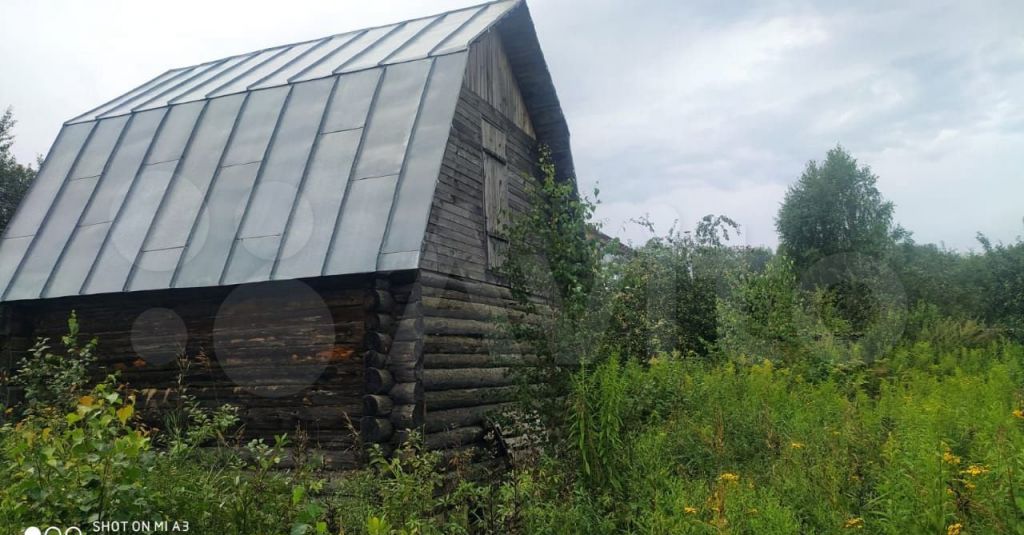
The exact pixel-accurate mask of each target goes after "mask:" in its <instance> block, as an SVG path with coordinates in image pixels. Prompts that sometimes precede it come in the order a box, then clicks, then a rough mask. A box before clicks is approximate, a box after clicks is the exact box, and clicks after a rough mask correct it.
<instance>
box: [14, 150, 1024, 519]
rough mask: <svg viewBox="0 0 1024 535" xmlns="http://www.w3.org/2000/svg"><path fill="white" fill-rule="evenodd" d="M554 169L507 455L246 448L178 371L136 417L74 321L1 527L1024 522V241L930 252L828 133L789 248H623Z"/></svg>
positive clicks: (33, 367) (523, 241)
mask: <svg viewBox="0 0 1024 535" xmlns="http://www.w3.org/2000/svg"><path fill="white" fill-rule="evenodd" d="M542 171H543V176H542V177H541V180H539V181H537V183H536V184H535V186H536V189H535V191H534V192H533V195H534V197H535V202H534V203H533V204H532V206H533V208H532V209H531V211H530V212H528V213H526V214H522V215H520V216H519V218H518V219H517V221H515V222H514V223H513V224H512V227H511V228H510V229H509V231H508V235H509V236H510V238H511V241H512V247H511V256H510V260H509V262H508V263H507V264H506V274H505V275H506V276H507V277H508V280H509V282H510V283H511V284H512V287H513V289H514V290H515V295H516V296H517V298H518V299H519V301H520V305H521V307H522V308H523V309H524V310H526V311H527V312H530V313H531V314H532V317H533V319H532V320H531V321H529V322H522V323H515V322H514V323H513V324H512V325H508V326H507V327H508V330H510V331H511V333H512V334H514V335H515V336H517V337H519V338H520V342H522V343H523V344H525V345H526V347H527V348H528V349H529V350H530V351H531V352H532V353H534V354H536V355H537V356H538V357H540V364H539V365H538V366H537V367H534V368H530V370H529V373H526V374H524V376H523V381H522V383H523V388H524V398H525V399H524V403H523V404H522V405H521V407H520V408H519V410H518V412H517V413H516V415H518V416H521V415H522V414H524V413H531V412H534V413H536V414H538V415H539V416H540V421H541V422H542V426H541V427H540V428H531V430H529V431H527V432H526V433H527V434H526V438H527V443H529V444H532V445H533V446H534V448H533V449H532V450H531V451H530V452H529V453H530V454H529V455H517V456H516V462H515V463H514V464H513V466H512V467H511V469H509V470H508V471H506V472H503V473H501V474H499V475H498V476H496V477H494V478H492V479H489V480H482V479H479V478H474V477H470V476H469V473H470V472H469V469H468V464H469V462H470V461H471V459H470V458H469V457H456V458H454V459H444V458H443V457H442V455H441V454H440V453H437V452H426V451H423V450H422V449H421V448H419V447H418V441H417V440H416V439H415V438H414V439H413V440H411V441H410V442H409V443H407V444H406V445H405V446H403V447H402V448H401V449H399V450H398V451H397V452H395V453H394V454H393V455H391V456H385V455H384V454H383V453H381V452H380V451H378V450H374V451H371V452H370V463H369V465H368V466H367V467H366V468H364V469H362V470H358V471H354V472H350V473H344V474H339V473H331V472H328V471H325V470H323V467H322V466H319V465H318V464H317V462H316V461H315V459H316V456H314V455H301V454H300V455H295V454H294V453H292V454H290V456H289V454H286V450H285V445H287V444H288V442H289V439H288V438H287V437H279V439H278V440H277V441H276V442H275V443H274V444H265V443H263V442H259V441H255V442H248V443H241V442H240V441H239V440H238V439H236V438H233V435H232V430H233V427H234V426H235V424H236V418H235V417H234V412H233V410H232V409H231V408H230V407H222V408H210V407H203V406H201V405H200V404H199V403H197V402H196V401H195V400H194V399H193V398H191V397H190V396H189V395H188V392H187V386H186V385H182V386H181V390H182V391H181V392H179V399H180V400H181V401H180V403H179V406H178V407H177V408H176V410H174V411H171V412H170V413H169V414H168V416H167V418H166V420H165V422H164V424H163V425H162V426H159V427H156V428H154V427H149V426H145V425H142V423H141V421H140V419H139V415H138V414H136V412H137V411H136V409H135V397H134V395H133V393H132V392H131V391H130V390H129V389H128V388H127V387H125V386H124V385H122V384H120V383H119V382H118V381H117V378H116V377H108V378H106V379H104V380H103V381H100V382H99V383H98V384H93V383H90V382H89V381H88V376H87V374H86V370H87V369H88V367H89V366H88V363H89V362H90V359H91V358H92V357H91V355H92V354H93V353H94V352H95V351H98V350H100V348H101V347H102V346H96V345H95V344H94V343H93V342H91V341H90V342H82V341H79V340H78V336H77V319H76V318H72V320H71V322H70V323H69V335H68V336H67V337H65V338H64V339H63V340H62V341H61V342H62V343H61V344H60V347H59V348H54V347H51V345H52V344H50V343H49V342H48V341H40V343H39V344H38V345H37V346H36V348H35V349H34V350H33V352H32V354H31V355H30V356H29V358H28V359H27V360H26V361H25V362H24V364H23V365H22V367H21V371H20V372H19V373H18V374H17V375H16V376H15V377H14V378H13V379H14V381H15V382H16V383H18V384H19V385H20V386H21V388H23V389H24V391H25V395H26V399H25V401H24V403H23V404H21V405H19V406H18V407H12V408H11V410H12V411H13V412H12V413H10V419H11V422H10V423H8V424H7V425H5V426H4V427H3V428H2V430H0V456H2V464H0V485H2V486H3V488H4V489H5V490H4V491H3V493H0V524H2V525H5V526H20V525H28V524H30V523H32V522H35V521H38V520H39V519H41V518H45V519H47V520H48V521H52V522H53V523H55V524H56V523H66V524H75V523H80V524H84V523H85V522H88V521H91V520H95V519H124V518H167V519H181V520H188V521H189V522H190V524H191V526H190V528H191V531H193V532H198V533H231V534H251V533H331V534H336V533H346V534H348V533H368V534H373V535H384V534H388V535H390V534H410V535H411V534H431V533H566V534H568V533H587V534H594V533H659V534H660V533H749V534H773V533H778V534H790V533H846V532H851V531H857V530H863V532H868V533H892V534H904V533H945V534H947V535H959V534H967V533H1008V534H1009V533H1024V345H1022V343H1021V338H1020V337H1021V333H1022V331H1021V326H1022V325H1024V242H1020V241H1018V242H1017V243H1013V244H991V243H988V242H987V241H985V240H983V241H982V249H981V251H980V252H978V253H976V254H959V253H955V252H950V251H945V250H942V249H939V248H936V247H933V246H922V245H917V244H915V243H913V242H912V241H911V240H910V238H909V236H907V235H906V234H905V233H902V232H898V226H897V225H895V224H894V223H893V217H892V216H893V214H892V211H893V209H892V206H891V205H889V204H888V203H886V201H885V200H884V199H882V198H881V196H880V195H879V194H878V192H877V190H875V189H874V178H873V175H871V174H870V171H868V170H867V169H865V168H863V167H861V166H858V164H857V163H856V161H855V160H853V159H852V158H851V157H849V155H847V154H846V153H845V152H843V151H842V150H841V149H836V150H834V151H832V152H830V153H829V155H828V159H827V161H826V162H825V163H824V164H821V165H818V164H813V163H812V164H811V165H810V166H809V167H808V170H807V172H806V173H805V175H804V178H803V179H802V180H801V182H800V183H798V185H797V186H796V187H795V189H794V192H795V193H791V195H790V196H789V197H787V203H786V205H785V206H784V207H783V209H782V213H781V214H780V218H779V226H780V231H781V233H782V234H783V236H784V240H783V242H784V245H785V246H784V247H783V251H782V252H781V253H780V254H778V255H775V254H773V253H772V252H771V251H768V250H765V249H750V248H736V247H731V246H729V238H730V236H731V233H733V232H735V230H736V229H735V224H734V223H733V222H732V221H731V220H730V219H728V218H727V217H722V216H708V217H705V218H704V219H702V220H701V221H700V222H699V224H698V226H697V227H696V229H695V231H694V232H691V233H686V232H675V231H673V232H671V233H670V234H669V235H668V236H664V237H657V238H653V239H651V240H650V241H649V242H647V243H646V244H643V245H642V246H640V247H637V248H634V249H631V250H625V249H623V248H621V247H619V246H618V244H617V243H615V242H608V241H606V240H603V239H602V238H601V235H600V233H599V232H597V229H594V228H593V227H590V226H589V224H588V221H589V219H590V216H591V215H592V211H593V208H594V205H593V204H592V203H591V202H590V201H588V200H587V199H585V198H581V197H580V196H579V195H578V193H577V192H576V190H575V189H574V187H573V186H572V184H571V183H569V182H561V181H559V180H557V179H556V177H555V173H554V168H553V167H552V166H551V165H550V164H549V163H547V162H545V163H544V164H543V165H542ZM819 189H823V191H826V193H827V192H830V191H833V189H838V190H842V191H844V192H845V193H843V194H842V195H840V196H838V197H837V198H839V199H842V204H843V206H855V207H857V208H855V209H854V210H853V211H854V212H857V213H863V214H874V215H872V217H869V218H854V219H851V220H847V221H843V222H839V223H836V222H835V221H834V216H835V214H833V213H832V212H831V209H829V210H817V209H814V208H815V207H814V206H809V205H808V204H810V205H814V204H816V203H819V202H820V201H821V196H820V195H819V194H820V193H821V192H820V191H818V190H819ZM815 192H817V193H815ZM827 196H828V195H826V197H827ZM787 214H788V215H787ZM793 214H797V215H793ZM819 217H821V218H826V219H827V221H817V222H816V221H815V218H819ZM798 223H801V224H805V225H818V227H815V228H822V229H830V228H832V226H830V225H833V223H835V225H839V226H840V227H843V228H845V229H846V231H849V233H850V234H849V237H847V238H843V240H845V241H843V242H842V243H838V244H837V243H832V242H829V236H832V235H835V234H836V232H838V231H836V232H833V231H831V230H829V231H827V232H825V231H823V233H822V234H821V235H820V236H819V235H816V236H815V237H814V240H810V239H807V240H805V239H804V237H801V236H800V235H799V233H797V234H792V235H790V234H789V231H788V230H786V229H787V228H788V227H789V226H791V225H797V226H799V225H798ZM862 224H863V225H867V226H868V227H869V228H866V229H858V228H855V227H857V226H859V225H862ZM847 227H851V228H847ZM787 235H788V236H790V237H786V236H787ZM819 238H820V239H819ZM862 243H870V247H867V246H865V247H864V248H860V249H858V244H862ZM830 258H831V259H833V260H829V259H830ZM835 259H838V260H835ZM823 262H824V264H825V266H826V267H825V268H820V267H816V266H821V265H822V263H823ZM893 281H896V282H897V283H898V284H893ZM539 297H544V298H546V301H545V300H543V299H538V298H539ZM545 302H549V303H550V302H554V303H557V305H558V307H557V308H555V309H551V308H548V307H546V306H545V304H544V303H545ZM82 321H83V322H86V321H88V318H82ZM49 378H55V379H57V380H56V381H51V380H49ZM496 417H497V415H496ZM504 418H507V419H510V420H511V423H512V424H515V423H516V421H517V420H516V418H514V417H511V416H510V415H505V416H504ZM513 428H514V426H512V427H508V428H506V429H509V430H511V429H513ZM469 455H471V453H470V454H469ZM286 457H287V458H286ZM286 461H287V462H286Z"/></svg>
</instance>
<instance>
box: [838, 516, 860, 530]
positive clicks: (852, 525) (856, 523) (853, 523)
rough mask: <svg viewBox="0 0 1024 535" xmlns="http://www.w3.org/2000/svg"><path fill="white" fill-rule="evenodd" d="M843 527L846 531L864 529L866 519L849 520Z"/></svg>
mask: <svg viewBox="0 0 1024 535" xmlns="http://www.w3.org/2000/svg"><path fill="white" fill-rule="evenodd" d="M843 527H844V528H846V529H864V519H863V518H860V517H855V518H848V519H847V520H846V522H844V523H843Z"/></svg>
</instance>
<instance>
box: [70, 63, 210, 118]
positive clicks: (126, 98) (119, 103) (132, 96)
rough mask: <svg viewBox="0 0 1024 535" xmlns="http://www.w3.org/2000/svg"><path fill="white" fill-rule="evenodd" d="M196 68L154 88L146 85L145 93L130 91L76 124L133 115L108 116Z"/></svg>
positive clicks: (129, 111)
mask: <svg viewBox="0 0 1024 535" xmlns="http://www.w3.org/2000/svg"><path fill="white" fill-rule="evenodd" d="M195 68H196V66H194V67H186V68H183V69H178V72H176V73H175V74H174V75H173V76H170V77H168V78H167V79H164V80H160V81H159V82H158V83H157V84H155V85H153V86H152V87H146V84H143V85H142V86H141V87H146V89H145V90H144V91H141V92H139V93H133V92H131V91H129V92H128V93H126V94H124V95H122V96H121V97H119V98H115V99H114V100H111V101H110V102H108V103H107V104H104V105H102V106H100V107H98V108H96V109H95V110H93V111H90V112H88V113H86V114H83V115H81V116H79V117H85V116H86V115H88V116H89V117H88V119H84V120H81V121H78V120H77V118H76V119H75V122H78V123H84V122H88V121H98V120H99V119H102V118H113V117H119V116H121V115H127V114H129V113H131V109H129V110H128V111H127V112H125V113H119V114H117V115H108V114H109V113H110V112H111V111H113V110H116V109H118V108H121V107H123V106H125V105H127V104H129V103H132V102H135V101H136V100H138V99H140V98H143V97H145V96H146V95H148V94H150V93H152V92H153V91H159V90H160V89H161V88H162V87H164V86H165V85H167V84H169V83H172V82H174V81H175V80H178V79H179V78H181V77H182V76H187V75H188V73H189V72H192V70H193V69H195ZM157 78H159V77H157ZM157 78H154V80H155V79H157ZM151 81H152V80H151Z"/></svg>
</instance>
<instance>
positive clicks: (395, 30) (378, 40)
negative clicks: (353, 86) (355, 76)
mask: <svg viewBox="0 0 1024 535" xmlns="http://www.w3.org/2000/svg"><path fill="white" fill-rule="evenodd" d="M408 24H409V21H405V22H400V23H398V24H395V27H394V28H391V29H390V30H388V31H387V32H385V33H384V35H382V36H380V37H378V38H376V39H374V40H373V42H372V43H370V44H368V45H366V48H364V49H362V50H360V51H359V52H356V53H355V54H354V55H353V56H352V57H350V58H348V59H347V60H345V61H343V62H342V63H341V65H338V66H337V67H335V68H334V70H333V71H331V73H332V74H342V73H344V72H345V65H348V64H350V63H353V62H355V61H356V60H357V59H359V58H361V57H363V56H365V55H366V54H367V53H368V52H370V51H371V50H373V49H374V48H376V47H377V46H378V45H380V44H381V43H382V42H383V41H384V40H385V39H387V38H388V37H391V36H392V35H394V34H396V33H398V32H399V31H401V29H402V28H405V27H406V26H408ZM384 27H385V28H386V26H384ZM374 67H377V65H373V66H370V67H368V68H371V69H372V68H374Z"/></svg>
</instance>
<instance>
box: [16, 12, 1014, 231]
mask: <svg viewBox="0 0 1024 535" xmlns="http://www.w3.org/2000/svg"><path fill="white" fill-rule="evenodd" d="M474 3H478V2H476V1H474V0H415V1H414V0H374V1H372V2H367V1H364V2H352V1H345V0H316V1H313V0H309V1H305V0H289V1H287V2H282V1H280V0H273V1H267V0H216V1H211V0H203V1H197V0H176V1H175V2H160V1H147V2H139V1H128V0H123V1H119V0H90V1H89V2H81V1H76V0H49V1H39V0H4V9H3V12H4V16H3V17H2V20H0V36H2V37H0V73H2V81H0V107H6V106H13V108H14V112H15V117H16V118H17V120H18V125H17V127H16V129H15V134H16V135H17V139H16V141H15V147H14V149H15V155H16V156H17V157H18V158H19V159H20V160H21V161H22V162H26V163H27V162H34V161H35V157H36V155H38V154H44V153H45V152H46V151H47V150H48V149H49V146H50V145H51V144H52V142H53V140H54V138H55V137H56V135H57V132H58V131H59V129H60V126H61V124H62V123H63V122H64V121H66V120H68V119H70V118H72V117H74V116H76V115H78V114H80V113H82V112H84V111H86V110H88V109H91V108H93V107H95V106H96V105H98V104H100V103H102V102H106V101H107V100H110V99H111V98H113V97H115V96H117V95H120V94H123V93H125V92H127V91H128V90H130V89H132V88H134V87H136V86H138V85H140V84H141V83H143V82H145V81H147V80H149V79H150V78H153V77H154V76H156V75H158V74H160V73H162V72H164V71H166V70H168V69H170V68H174V67H182V66H187V65H191V64H196V63H201V62H204V61H208V60H212V59H217V58H220V57H224V56H229V55H233V54H239V53H243V52H248V51H252V50H257V49H261V48H266V47H269V46H274V45H279V44H285V43H290V42H296V41H304V40H309V39H312V38H315V37H321V36H326V35H331V34H335V33H341V32H344V31H348V30H353V29H359V28H362V27H367V26H374V25H380V24H385V23H389V22H396V21H400V20H403V19H407V18H412V17H417V16H424V15H429V14H433V13H437V12H441V11H445V10H449V9H454V8H457V7H463V6H467V5H472V4H474ZM529 5H530V10H531V13H532V15H533V18H534V22H535V24H536V26H537V33H538V36H539V38H540V42H541V46H542V48H543V50H544V54H545V57H546V60H547V63H548V67H549V69H550V71H551V74H552V77H553V78H554V83H555V87H556V89H557V91H558V94H559V98H560V101H561V103H562V107H563V110H564V112H565V115H566V119H567V121H568V123H569V128H570V130H571V132H572V146H573V153H574V159H575V163H576V174H577V177H578V180H579V184H580V188H581V190H583V191H584V192H591V191H593V190H594V188H595V187H598V188H599V190H600V194H599V196H598V200H599V201H600V204H599V207H598V210H597V217H598V219H599V220H600V221H601V222H602V223H603V224H604V229H605V231H606V232H608V233H609V234H613V235H617V236H620V237H622V238H624V239H626V240H627V241H631V242H633V243H639V242H642V241H643V240H645V239H647V238H648V237H649V236H650V234H649V232H648V231H646V230H644V229H643V228H642V227H641V226H639V225H637V224H635V223H632V222H631V221H633V220H635V219H637V218H640V217H647V218H649V219H650V220H651V221H652V222H653V223H654V224H655V228H656V230H657V232H659V233H664V232H667V231H668V230H669V229H670V228H672V227H673V226H675V227H676V228H679V229H683V230H685V229H687V228H691V227H692V226H693V224H694V223H695V222H696V221H697V220H698V219H699V218H700V217H702V216H704V215H705V214H724V215H728V216H729V217H731V218H733V219H734V220H736V221H737V222H738V223H740V225H741V230H742V234H741V236H740V237H739V238H737V239H735V240H734V241H733V243H736V244H748V245H766V246H769V247H774V246H775V245H776V244H777V243H778V238H777V235H776V234H775V229H774V216H775V214H776V212H777V210H778V207H779V204H780V203H781V202H782V199H783V196H784V195H785V192H786V189H787V187H789V186H790V185H791V184H792V183H793V182H795V181H796V180H797V178H799V176H800V173H801V172H802V170H803V169H804V167H805V166H806V164H807V162H808V161H809V160H813V159H822V158H824V156H825V153H826V152H827V151H828V150H829V149H830V148H832V147H834V146H835V145H836V144H841V145H842V146H843V147H845V148H846V149H847V150H848V151H849V152H851V153H852V154H853V155H854V156H855V157H856V158H857V159H858V160H859V161H860V163H861V164H863V165H868V166H870V167H871V169H872V170H873V172H874V173H875V174H876V175H878V177H879V180H878V188H879V189H880V190H881V192H882V194H883V195H884V196H885V197H886V198H887V199H889V200H891V201H893V202H894V203H895V205H896V211H895V214H896V220H897V222H898V223H900V224H901V225H902V226H903V227H905V228H906V229H907V230H910V231H911V232H912V233H913V236H914V239H915V241H917V242H919V243H936V244H941V245H944V246H946V247H948V248H955V249H958V250H963V251H966V250H977V249H979V246H978V244H977V241H976V240H975V236H976V234H977V233H978V232H982V233H984V234H985V235H987V236H989V237H990V238H991V239H993V240H994V241H1003V242H1012V241H1014V240H1015V239H1017V237H1019V236H1021V235H1024V24H1022V22H1024V2H1021V1H1019V0H1005V1H998V0H979V1H974V2H963V1H944V0H938V1H937V0H913V1H903V2H890V1H871V0H868V1H861V2H839V1H819V2H802V1H792V0H758V1H743V0H738V1H732V2H720V1H717V0H687V1H676V0H645V1H627V0H618V1H611V0H533V1H530V2H529Z"/></svg>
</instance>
